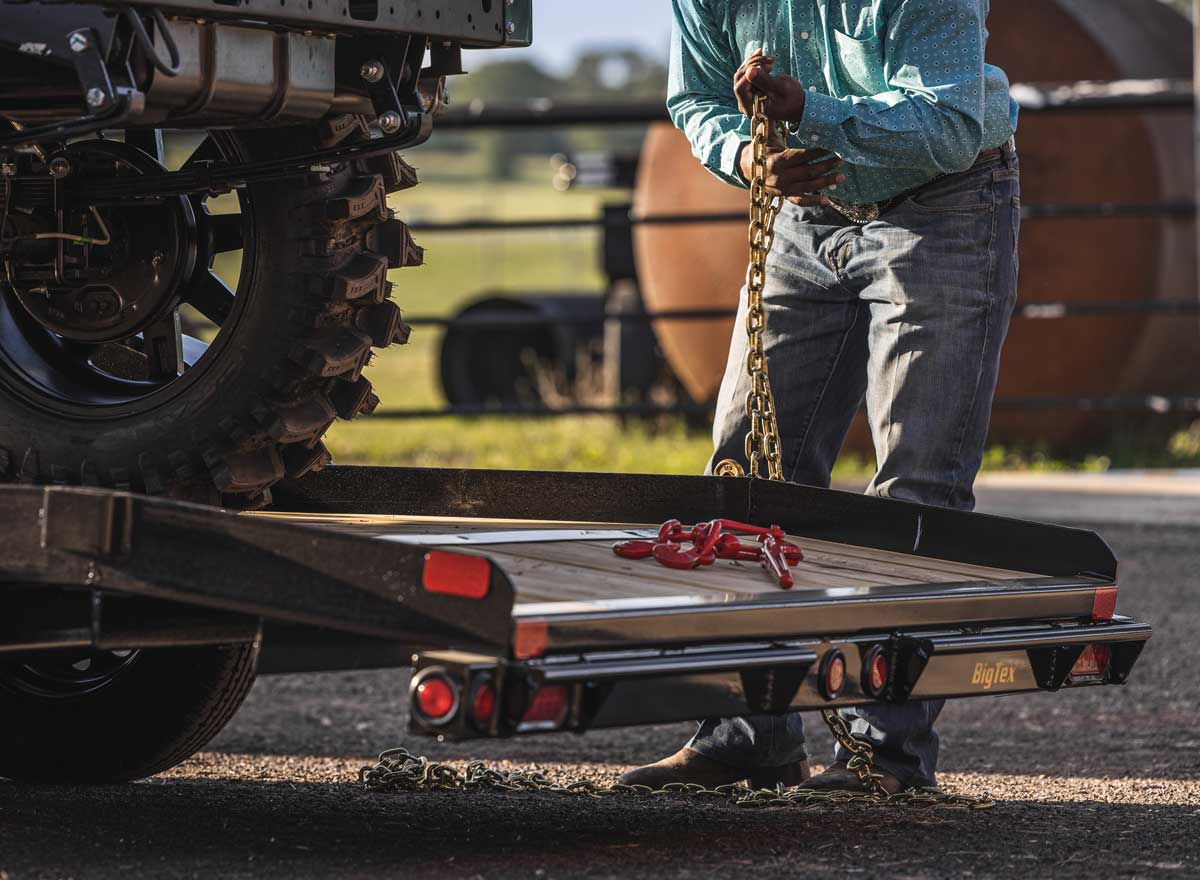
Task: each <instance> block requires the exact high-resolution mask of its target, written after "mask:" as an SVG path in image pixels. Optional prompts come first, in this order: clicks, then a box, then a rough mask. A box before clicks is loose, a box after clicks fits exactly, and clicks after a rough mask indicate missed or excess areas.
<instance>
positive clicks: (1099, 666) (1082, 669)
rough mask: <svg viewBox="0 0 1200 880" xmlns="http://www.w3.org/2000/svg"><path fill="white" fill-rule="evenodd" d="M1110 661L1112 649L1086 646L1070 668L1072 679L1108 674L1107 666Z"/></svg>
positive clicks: (1106, 646)
mask: <svg viewBox="0 0 1200 880" xmlns="http://www.w3.org/2000/svg"><path fill="white" fill-rule="evenodd" d="M1111 660H1112V648H1110V647H1109V646H1108V645H1088V646H1087V647H1086V648H1084V649H1083V653H1082V654H1080V655H1079V659H1078V660H1076V661H1075V665H1074V666H1072V667H1071V677H1072V678H1085V677H1087V676H1092V675H1104V674H1105V673H1107V672H1108V664H1109V662H1110V661H1111Z"/></svg>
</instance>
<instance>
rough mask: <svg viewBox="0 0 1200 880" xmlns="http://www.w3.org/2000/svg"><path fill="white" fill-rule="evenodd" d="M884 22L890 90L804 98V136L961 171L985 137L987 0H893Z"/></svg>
mask: <svg viewBox="0 0 1200 880" xmlns="http://www.w3.org/2000/svg"><path fill="white" fill-rule="evenodd" d="M892 5H893V8H892V10H891V12H890V13H889V14H888V16H887V22H886V24H885V33H884V35H883V40H884V47H883V50H884V57H885V59H886V66H885V75H886V77H887V84H888V86H889V90H888V91H885V92H881V93H879V94H876V95H872V96H870V97H847V98H835V97H832V96H830V95H824V94H820V93H817V92H810V93H809V94H808V95H807V96H806V102H805V108H804V114H803V117H802V119H801V120H800V123H799V126H798V137H799V139H800V140H801V141H802V142H803V145H804V146H810V147H824V148H825V149H828V150H832V151H833V152H834V153H836V154H838V155H839V156H841V157H842V158H843V159H845V160H846V161H847V162H851V163H853V164H855V165H861V166H866V167H878V168H937V169H938V170H939V171H940V172H941V173H943V174H945V173H952V172H955V171H963V170H965V169H967V168H969V167H970V166H971V164H972V163H973V162H974V161H975V159H976V158H977V157H978V155H979V151H980V149H981V147H982V144H983V136H984V112H985V99H986V89H987V83H986V79H985V72H984V60H983V57H984V43H985V38H986V31H985V30H984V26H985V19H986V17H987V11H986V3H985V0H895V2H894V3H893V4H892Z"/></svg>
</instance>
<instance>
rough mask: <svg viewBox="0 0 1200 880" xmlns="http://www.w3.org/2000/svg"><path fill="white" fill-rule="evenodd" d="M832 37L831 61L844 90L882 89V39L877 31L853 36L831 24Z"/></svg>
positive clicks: (868, 91)
mask: <svg viewBox="0 0 1200 880" xmlns="http://www.w3.org/2000/svg"><path fill="white" fill-rule="evenodd" d="M833 37H834V42H835V43H836V44H837V47H836V48H837V51H836V52H835V53H834V55H835V58H834V65H835V66H836V68H837V72H838V74H839V75H840V77H841V79H842V82H843V83H844V85H846V86H847V87H848V90H849V91H851V92H853V93H855V94H859V95H875V94H878V93H879V92H883V91H886V90H887V80H886V79H885V78H884V76H883V70H884V63H883V41H882V40H881V39H880V37H879V34H871V35H869V36H867V37H864V38H862V39H857V38H855V37H852V36H850V35H849V34H844V33H842V32H841V31H839V30H838V29H837V28H834V29H833Z"/></svg>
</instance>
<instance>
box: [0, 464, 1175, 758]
mask: <svg viewBox="0 0 1200 880" xmlns="http://www.w3.org/2000/svg"><path fill="white" fill-rule="evenodd" d="M274 510H275V511H276V512H278V513H282V514H291V515H296V516H297V517H298V516H299V515H312V514H373V515H404V516H408V517H428V518H437V517H454V518H459V519H462V518H478V519H510V520H514V519H515V520H520V519H537V520H543V521H557V522H563V523H597V524H598V523H647V522H661V521H665V520H667V519H671V518H677V519H681V520H683V521H686V522H700V521H707V520H711V519H714V518H728V519H738V520H742V521H746V522H754V523H763V524H778V525H781V526H782V527H784V528H785V529H786V531H787V532H788V533H789V534H790V535H794V536H796V537H797V538H798V539H799V540H800V541H801V543H802V544H803V540H804V539H805V538H808V539H817V540H823V541H832V542H837V543H840V544H845V545H851V546H853V547H857V548H874V549H876V550H882V551H889V552H892V553H901V554H909V555H913V556H920V557H926V558H932V559H935V560H947V561H952V562H957V563H967V564H972V565H980V566H994V567H1004V568H1009V569H1016V570H1019V571H1029V572H1036V573H1037V576H1036V577H1031V578H1022V579H1018V580H995V581H988V580H977V581H971V582H963V583H946V584H913V585H911V586H879V587H869V588H855V589H853V590H846V589H827V590H803V591H801V590H796V591H792V592H783V591H778V592H772V593H767V594H758V595H747V596H745V597H735V598H734V599H733V600H732V601H730V600H729V599H728V597H727V598H726V599H725V600H723V601H712V600H711V599H709V600H701V599H699V598H697V597H695V596H692V597H689V596H686V595H683V596H680V597H677V598H675V599H671V600H663V601H656V600H650V599H637V600H630V599H628V598H626V599H611V600H609V599H606V598H605V596H604V595H603V592H602V591H598V593H597V595H596V597H595V601H594V602H590V603H588V604H587V605H586V607H583V608H580V607H579V606H578V603H575V604H574V605H568V606H565V607H558V606H555V605H553V604H551V605H545V604H542V605H533V606H531V605H522V604H519V603H517V604H514V603H515V595H514V588H513V583H512V580H511V579H510V577H509V575H508V574H506V572H505V571H504V569H503V567H502V566H501V565H499V564H496V563H495V562H492V563H491V564H490V565H489V567H488V568H487V569H486V571H487V579H486V584H485V585H484V587H483V588H482V589H481V590H479V591H478V592H476V593H475V594H473V595H472V596H464V595H447V594H445V593H444V592H440V591H438V592H435V591H431V588H430V587H429V585H428V583H427V581H426V580H425V578H424V573H425V569H426V564H427V558H428V553H429V549H430V547H429V546H427V545H425V544H423V543H422V542H421V541H420V540H419V539H417V540H413V539H407V540H405V541H389V540H377V539H375V538H371V537H367V536H363V535H360V534H352V533H345V532H342V531H339V530H337V529H336V528H333V527H328V526H323V525H319V524H317V525H314V524H305V523H303V522H297V521H289V520H288V519H286V517H284V518H282V519H281V518H280V517H274V516H268V517H262V516H245V515H238V514H234V513H231V512H228V511H221V510H216V509H212V508H206V507H202V506H198V505H192V504H186V503H182V502H175V501H168V500H162V499H156V498H150V497H144V496H137V495H132V494H128V493H122V492H112V491H107V490H100V489H89V488H69V487H60V486H47V487H34V486H12V485H10V486H0V518H2V520H3V522H5V523H6V524H7V539H6V541H5V542H4V544H3V546H2V547H0V658H5V657H7V658H9V659H13V658H18V657H20V656H22V655H28V654H30V653H36V652H44V651H53V650H63V649H70V650H79V649H86V648H96V649H101V650H128V649H143V648H156V647H166V646H180V645H196V644H228V643H246V642H253V641H258V640H260V639H261V642H262V646H263V652H262V657H261V665H260V669H261V671H262V672H264V673H284V672H303V671H316V670H335V669H355V668H367V667H403V666H409V665H410V664H411V665H412V666H414V667H415V670H416V674H415V675H414V678H413V688H414V705H416V701H415V689H416V688H417V687H418V686H419V685H420V683H421V682H422V681H424V680H425V679H427V678H428V677H429V676H430V675H436V676H438V677H441V678H442V679H443V680H444V681H447V682H448V683H449V684H450V685H451V687H452V689H453V690H454V692H455V695H456V697H455V711H454V712H452V713H451V714H450V715H449V716H448V717H445V718H438V719H430V718H427V717H423V716H422V714H421V712H420V711H414V712H413V722H412V724H413V727H414V729H415V730H418V731H420V732H423V733H430V734H435V735H446V736H454V737H473V736H506V735H510V734H514V733H524V732H534V731H538V730H547V729H555V730H557V729H571V730H580V731H581V730H585V729H588V728H592V727H613V726H623V725H633V724H641V723H658V722H664V721H674V720H682V719H688V718H695V717H700V716H709V715H724V714H737V713H744V712H747V711H752V712H781V711H785V710H788V709H814V708H826V707H831V706H845V705H854V704H859V703H863V702H867V701H871V700H875V699H880V700H890V701H903V700H906V699H909V698H910V697H912V698H922V697H959V696H973V695H983V694H996V693H1015V692H1024V691H1034V690H1046V691H1054V690H1058V689H1059V688H1062V687H1077V686H1084V685H1097V684H1121V683H1124V682H1125V680H1126V679H1127V677H1128V675H1129V672H1130V669H1131V668H1132V666H1133V664H1134V662H1135V661H1136V660H1137V657H1138V655H1139V654H1140V652H1141V650H1142V647H1143V645H1144V643H1145V641H1146V640H1147V639H1148V638H1149V637H1150V635H1151V629H1150V627H1149V626H1146V625H1145V624H1141V623H1137V622H1135V621H1133V620H1130V619H1129V618H1124V617H1119V616H1115V615H1113V613H1112V612H1113V609H1114V607H1115V598H1116V595H1115V594H1116V588H1115V578H1116V572H1117V562H1116V559H1115V558H1114V556H1113V554H1112V552H1111V551H1110V550H1109V548H1108V547H1107V545H1106V544H1105V543H1104V541H1103V540H1101V539H1100V538H1099V537H1098V536H1097V535H1095V534H1094V533H1092V532H1089V531H1084V530H1079V529H1072V528H1064V527H1060V526H1051V525H1043V524H1037V523H1029V522H1022V521H1018V520H1013V519H1006V518H1001V517H993V516H985V515H981V514H971V513H963V512H958V511H951V510H944V509H940V508H934V507H926V506H922V505H916V504H909V503H906V502H900V501H893V500H887V499H880V498H873V497H866V496H862V495H855V494H849V493H844V492H836V491H831V490H825V489H817V488H811V487H805V486H797V485H791V484H778V483H768V482H764V481H751V480H734V479H722V478H716V477H670V476H626V475H612V474H566V473H525V472H512V471H464V470H444V469H410V468H370V467H334V468H330V469H327V470H326V471H324V472H322V473H319V474H314V475H312V476H310V477H308V478H305V479H304V480H302V481H300V482H299V483H296V484H293V485H290V486H286V487H282V488H280V489H279V490H277V492H276V506H275V508H274ZM310 519H313V518H312V517H310ZM315 519H318V520H319V517H316V518H315ZM478 549H480V550H481V551H483V555H484V556H485V557H486V547H482V548H478ZM647 565H650V563H647ZM647 574H648V576H652V575H653V569H650V568H648V569H647ZM572 577H573V578H574V579H575V580H576V581H577V582H579V581H586V577H587V575H586V572H583V571H580V572H578V573H573V574H572ZM696 577H697V578H703V574H702V573H700V574H697V575H696ZM1095 645H1106V646H1108V651H1107V654H1108V656H1109V658H1110V659H1109V661H1108V663H1107V666H1106V668H1103V669H1101V670H1100V671H1095V670H1093V671H1092V672H1090V673H1080V672H1079V670H1077V669H1074V668H1075V665H1076V663H1077V661H1079V660H1080V657H1081V656H1082V655H1083V654H1084V652H1085V650H1087V649H1088V648H1089V646H1095ZM876 654H883V655H884V656H885V657H886V659H887V661H888V669H889V670H890V671H889V673H888V678H887V682H886V685H885V686H883V687H882V688H879V689H877V690H876V691H875V692H871V688H870V687H869V685H868V683H867V682H866V680H865V678H864V677H863V676H860V675H859V674H858V670H859V669H863V670H865V669H866V668H867V667H868V665H869V663H870V661H871V659H872V658H873V657H874V656H875V655H876ZM839 656H840V657H841V658H842V660H843V662H844V664H845V666H844V668H845V669H846V670H847V673H848V674H847V675H846V679H847V681H846V682H845V684H844V686H843V687H842V688H841V689H839V691H838V692H836V693H830V692H829V690H828V686H827V681H826V679H825V678H824V675H825V673H826V671H827V669H828V664H829V663H830V662H832V660H833V658H835V657H839ZM1073 670H1074V671H1073ZM485 685H486V686H488V687H490V688H491V689H492V696H493V699H492V700H491V701H489V703H488V704H487V705H488V709H487V712H486V715H485V716H484V717H475V716H473V715H472V713H471V711H469V710H470V706H471V704H472V699H471V698H472V696H473V695H474V694H477V693H478V690H479V689H480V688H481V687H483V686H485ZM539 692H545V693H553V694H554V695H555V697H556V699H557V703H556V705H559V706H561V711H555V712H553V713H551V717H550V718H546V717H542V716H540V715H539V716H538V717H537V718H536V719H534V720H529V717H528V714H529V712H530V711H532V709H531V707H532V706H533V701H534V698H535V696H536V695H537V694H538V693H539ZM539 705H540V704H539ZM543 708H544V706H543ZM477 714H478V713H477ZM535 714H536V713H535ZM543 715H544V712H543Z"/></svg>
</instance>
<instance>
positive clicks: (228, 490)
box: [0, 130, 422, 508]
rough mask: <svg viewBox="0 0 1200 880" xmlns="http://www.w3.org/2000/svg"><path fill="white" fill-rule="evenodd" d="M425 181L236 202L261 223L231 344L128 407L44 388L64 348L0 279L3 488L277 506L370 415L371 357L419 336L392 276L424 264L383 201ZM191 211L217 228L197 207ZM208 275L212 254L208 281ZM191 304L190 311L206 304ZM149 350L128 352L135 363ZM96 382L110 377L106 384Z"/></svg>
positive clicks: (353, 171) (225, 332) (346, 169)
mask: <svg viewBox="0 0 1200 880" xmlns="http://www.w3.org/2000/svg"><path fill="white" fill-rule="evenodd" d="M318 138H319V134H318V133H316V132H312V131H291V130H285V131H280V130H263V131H254V132H239V133H234V132H211V133H210V134H209V135H208V138H207V140H206V141H205V142H204V145H202V147H201V150H204V149H206V148H207V149H208V153H207V155H211V156H217V157H218V159H217V160H218V161H252V160H259V159H264V158H271V157H274V156H279V155H284V154H285V153H284V151H283V150H282V149H281V145H284V144H286V145H287V147H286V149H287V151H289V152H292V153H295V152H304V151H307V150H310V149H315V148H316V147H318V146H320V145H321V142H320V141H319V140H318ZM210 142H211V143H210ZM213 144H215V148H214V147H213V146H212V145H213ZM110 149H111V147H110ZM210 161H211V160H210ZM415 183H416V177H415V173H414V172H413V170H412V169H411V167H409V166H408V165H406V164H405V163H404V162H403V161H402V160H401V159H400V158H399V157H398V156H395V155H389V156H383V157H378V158H375V159H370V160H360V161H357V162H353V163H345V164H341V165H335V166H332V167H327V166H326V167H319V168H315V169H314V170H313V171H311V172H310V173H308V174H307V175H306V176H304V177H299V178H298V177H292V178H288V179H284V180H277V181H269V182H263V183H257V184H253V185H251V186H249V187H247V188H246V189H245V191H244V192H243V193H242V194H241V195H240V196H239V197H240V198H241V200H242V217H243V218H246V217H247V215H248V217H249V219H248V221H245V220H243V223H244V224H245V225H243V227H242V232H241V235H242V236H243V237H242V238H240V239H239V243H240V245H241V248H242V251H243V262H242V269H241V276H240V280H239V282H238V284H237V291H236V296H232V297H231V298H230V299H229V300H228V301H227V304H226V305H225V306H224V307H218V308H213V307H212V306H211V304H210V306H209V310H210V312H213V311H215V312H217V313H218V314H219V315H220V317H221V319H222V320H219V321H216V323H217V324H218V325H219V332H217V335H216V337H215V338H214V339H213V340H212V342H211V343H210V344H209V345H208V347H207V350H204V353H203V355H202V356H198V357H197V359H196V362H195V363H188V364H185V363H184V362H183V361H182V360H178V361H177V362H178V363H180V364H181V365H183V366H181V369H180V372H179V373H178V376H177V378H174V374H172V378H171V380H170V381H164V382H163V384H162V387H161V388H158V389H157V390H151V391H149V392H147V393H144V394H143V393H140V392H136V385H135V384H129V387H130V388H134V389H135V391H131V392H130V393H129V395H127V399H124V398H121V397H120V396H115V395H113V394H111V393H108V397H103V396H101V395H92V396H90V397H89V396H88V395H87V394H85V393H83V392H77V391H76V388H77V387H78V386H80V385H81V383H80V381H78V380H75V379H72V380H71V381H65V380H64V381H61V382H57V381H56V382H54V383H51V382H48V381H46V380H45V379H44V378H43V377H44V376H45V375H51V376H54V375H55V369H56V367H55V364H54V363H53V361H52V357H53V352H54V351H56V350H57V349H55V348H54V347H53V344H48V343H47V342H46V341H45V339H41V338H40V336H46V335H47V334H46V331H45V330H44V329H43V327H41V326H34V325H33V324H32V323H31V322H30V320H29V317H28V315H27V314H19V311H20V309H21V308H22V305H21V303H20V302H18V301H17V295H16V292H15V288H6V286H5V284H4V283H3V281H0V481H4V480H8V481H17V482H23V483H55V484H67V485H80V484H83V485H97V486H103V487H109V488H114V489H122V490H131V491H135V492H141V493H145V494H148V495H163V496H168V497H173V498H179V499H184V500H190V501H198V502H201V503H209V504H222V505H225V506H228V507H238V508H255V507H262V506H265V505H267V504H269V503H270V489H271V486H273V485H274V484H275V483H277V482H278V481H280V480H282V479H285V478H297V477H300V476H303V475H304V474H306V473H308V472H310V471H313V470H317V469H320V468H321V467H323V466H325V465H326V464H327V463H328V462H329V460H330V457H329V453H328V451H327V450H326V448H325V446H324V444H323V443H322V437H323V435H324V434H325V432H326V430H327V429H328V428H329V427H330V425H331V424H332V423H333V422H334V420H335V419H337V418H342V419H352V418H354V417H355V416H358V415H361V414H367V413H370V412H371V411H372V410H373V409H374V408H375V407H376V405H377V404H378V402H379V401H378V398H377V397H376V396H375V394H374V391H373V389H372V387H371V383H370V381H368V380H367V379H366V378H364V377H363V376H362V371H363V368H364V367H365V366H366V364H367V362H368V360H369V359H370V358H371V356H372V351H373V349H383V348H386V347H388V346H389V345H392V344H393V343H404V342H406V341H407V338H408V332H409V328H408V327H407V326H406V325H405V324H404V323H403V322H402V320H401V315H400V310H399V308H398V307H397V306H396V305H395V303H393V302H392V300H391V296H392V284H391V283H390V282H389V281H388V280H387V273H388V271H389V270H390V269H396V268H400V267H403V266H413V265H419V264H420V263H421V261H422V250H421V249H420V248H419V247H417V246H416V245H415V244H414V243H413V241H412V238H411V236H410V234H409V230H408V227H407V226H406V225H405V224H404V223H403V222H401V221H400V220H398V219H396V218H395V217H394V215H393V214H392V212H391V211H390V210H389V209H388V206H387V202H386V197H387V195H388V193H389V192H392V191H395V190H398V189H403V188H406V187H409V186H412V185H415ZM193 198H195V197H193ZM185 207H186V206H185ZM194 210H195V214H196V216H197V217H200V218H201V220H202V221H204V222H208V221H209V220H211V219H212V217H211V215H209V214H208V213H207V209H206V208H203V207H201V206H200V205H199V204H198V203H197V204H196V207H195V209H194ZM217 219H220V218H217ZM202 231H203V228H202ZM213 237H214V233H212V232H209V233H208V240H209V242H210V243H211V241H212V239H213ZM200 247H201V248H203V247H204V244H203V242H201V244H200ZM211 249H212V250H218V249H217V248H211ZM200 253H201V256H202V257H204V255H205V254H206V253H207V252H206V251H204V250H203V249H202V250H201V251H200ZM211 265H212V257H211V256H209V257H208V258H207V262H206V265H205V266H203V267H202V268H203V269H204V270H206V271H207V270H208V268H209V266H211ZM226 293H228V290H226ZM187 296H188V294H187V291H184V293H182V294H181V297H182V300H181V301H182V302H183V303H192V302H195V301H196V300H189V299H188V298H187ZM27 311H28V310H27ZM22 333H24V334H25V336H22V335H21V334H22ZM26 336H27V337H35V336H36V337H39V338H38V339H33V341H29V340H28V339H26V338H25V337H26ZM147 338H148V334H146V335H145V336H142V337H135V338H134V339H133V340H132V342H131V343H128V344H130V345H132V346H133V348H132V351H133V353H134V356H136V355H137V346H138V345H139V344H140V345H143V346H145V345H148V343H146V342H140V341H139V340H144V339H147ZM8 340H11V344H10V343H9V341H8ZM196 342H197V340H194V339H190V338H189V339H186V340H184V341H183V343H182V344H184V345H186V344H188V343H192V344H195V343H196ZM122 344H124V343H122ZM6 349H8V350H7V351H6ZM62 349H63V350H64V351H66V352H70V351H71V349H70V348H69V347H68V346H67V344H62ZM201 350H203V346H202V345H201ZM32 351H37V352H40V354H39V355H38V357H39V358H44V359H45V363H43V362H42V361H41V360H37V359H35V358H34V357H33V356H32V355H30V354H28V352H32ZM121 351H123V352H126V353H128V352H129V351H130V349H123V350H121ZM46 352H51V354H50V355H47V354H46ZM6 355H7V356H6ZM31 362H36V364H37V368H36V370H35V369H32V368H31V367H30V363H31ZM91 364H92V360H90V359H89V360H88V361H87V364H85V367H86V366H87V365H91ZM78 367H79V364H75V365H74V366H73V367H72V369H76V370H77V368H78ZM164 375H165V374H164ZM85 378H86V377H85ZM135 378H136V377H135ZM121 380H122V381H125V379H124V377H121ZM96 381H97V382H106V383H111V381H113V380H112V377H111V376H109V375H108V374H101V375H99V376H98V377H97V379H96ZM83 384H84V385H85V386H86V383H83ZM48 388H49V390H47V389H48ZM84 390H85V391H86V387H85V389H84ZM106 393H107V392H106Z"/></svg>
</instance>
